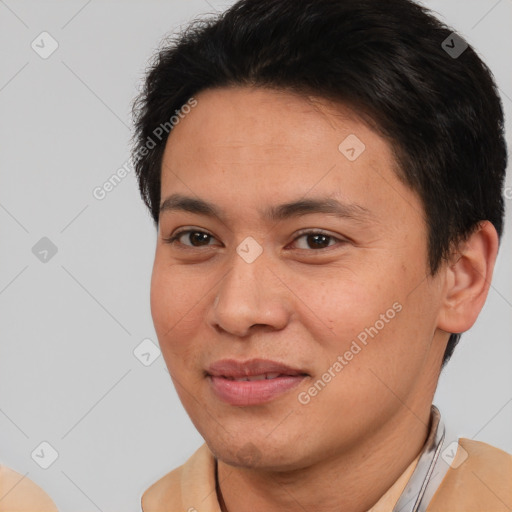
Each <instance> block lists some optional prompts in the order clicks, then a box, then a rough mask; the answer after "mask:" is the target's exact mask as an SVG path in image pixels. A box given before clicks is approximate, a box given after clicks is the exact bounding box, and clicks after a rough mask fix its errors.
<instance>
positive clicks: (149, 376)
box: [0, 0, 512, 512]
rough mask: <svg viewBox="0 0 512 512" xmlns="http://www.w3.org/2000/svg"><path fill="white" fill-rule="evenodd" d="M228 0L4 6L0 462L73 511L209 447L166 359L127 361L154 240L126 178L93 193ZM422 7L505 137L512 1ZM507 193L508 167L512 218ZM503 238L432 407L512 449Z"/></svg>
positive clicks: (117, 494)
mask: <svg viewBox="0 0 512 512" xmlns="http://www.w3.org/2000/svg"><path fill="white" fill-rule="evenodd" d="M231 3H232V2H220V1H219V2H215V1H213V0H211V1H210V2H207V1H206V0H187V1H179V2H178V1H175V0H168V1H150V2H148V1H146V2H143V1H142V0H139V1H124V2H122V3H121V2H113V1H100V0H92V1H84V0H80V1H74V0H73V1H67V2H62V1H47V0H44V1H43V0H37V1H23V0H20V1H15V0H5V1H0V20H1V21H0V47H1V48H2V64H1V69H0V119H1V122H0V141H1V151H0V173H1V183H2V186H1V187H0V223H1V224H0V226H1V240H2V242H1V245H0V247H1V255H0V258H1V260H0V261H1V265H0V308H1V323H0V329H1V339H2V341H1V353H0V433H1V436H0V463H3V464H5V465H7V466H9V467H11V468H13V469H15V470H17V471H18V472H20V473H21V474H22V475H27V476H28V477H29V478H31V479H33V480H34V481H35V482H37V483H38V484H39V485H41V486H42V487H43V488H45V489H46V491H47V492H48V493H49V494H50V495H51V496H52V497H53V499H54V501H55V502H56V504H57V505H58V507H59V509H60V510H61V511H62V512H67V511H69V512H70V511H77V510H80V511H89V510H90V511H95V510H100V511H104V512H107V511H115V510H117V511H119V510H124V511H137V510H139V509H140V506H139V501H140V495H141V493H142V491H143V490H144V489H146V488H147V487H148V485H149V484H151V483H152V482H154V481H155V480H156V479H157V478H158V477H160V476H161V475H163V474H164V473H166V472H167V471H169V470H170V469H172V468H174V467H176V466H177V465H179V464H181V463H183V462H184V461H185V460H186V458H187V457H188V456H189V455H190V454H191V453H192V452H193V451H194V449H195V448H196V447H197V446H199V444H200V443H201V442H202V439H201V438H200V436H199V435H198V434H197V432H196V431H195V429H194V427H193V425H192V423H191V422H190V420H189V419H188V417H187V415H186V414H185V412H184V411H183V409H182V407H181V404H180V403H179V401H178V399H177V395H176V393H175V391H174V389H173V387H172V384H171V381H170V378H169V375H168V373H167V371H166V369H165V364H164V361H163V359H162V357H158V358H157V359H156V360H155V361H154V362H153V363H152V364H151V365H149V366H145V365H144V364H142V363H141V361H140V360H139V359H137V358H136V357H135V356H134V354H133V351H134V349H135V348H136V347H137V346H138V345H139V344H140V343H141V341H142V340H144V339H147V338H149V339H151V340H153V342H156V336H155V333H154V330H153V326H152V321H151V316H150V310H149V282H150V274H151V265H152V258H153V251H154V245H155V240H156V237H155V232H154V228H153V225H152V223H151V221H150V217H149V214H148V213H147V212H146V211H145V209H144V207H143V204H142V202H141V201H140V198H139V196H138V191H137V187H136V181H135V178H134V176H133V173H130V174H129V175H128V176H127V177H126V178H125V179H124V180H123V181H122V182H121V183H120V184H119V185H118V186H117V187H116V188H115V189H114V190H113V191H111V192H110V193H109V194H108V195H107V197H106V198H105V199H103V200H102V201H100V200H97V199H95V198H94V197H93V195H92V191H93V189H94V187H97V186H101V185H102V184H103V183H104V182H105V181H106V180H107V179H108V178H109V177H110V176H111V175H112V174H113V173H114V172H116V170H117V169H118V168H119V167H121V166H122V165H123V164H124V163H125V162H126V161H127V160H128V157H129V138H130V135H131V128H130V126H131V124H130V123H131V118H130V114H129V110H130V102H131V100H132V99H133V97H134V95H135V94H136V92H137V90H138V87H139V83H140V79H141V77H142V73H143V71H144V69H145V66H146V63H147V61H148V58H149V57H150V56H151V55H152V53H153V51H154V49H155V48H156V47H157V45H158V44H159V42H160V40H161V38H162V37H163V36H164V35H165V34H169V33H170V32H171V31H173V30H176V29H177V28H179V26H180V25H183V24H184V23H186V22H187V20H190V19H191V18H192V17H194V16H196V15H198V14H200V13H208V12H210V13H213V12H215V10H216V9H223V8H224V7H225V6H226V5H228V4H231ZM426 4H427V5H428V6H429V7H431V8H433V9H434V10H436V11H437V12H438V13H440V14H441V17H442V18H443V19H444V20H445V21H446V22H448V24H450V25H451V26H453V27H454V28H455V29H456V30H458V31H460V33H461V34H462V35H463V36H464V37H466V39H467V40H468V41H469V42H470V43H471V44H472V45H474V47H475V48H476V49H477V51H479V53H480V54H481V55H482V56H483V58H484V60H485V61H486V62H487V63H488V65H489V66H490V68H491V69H492V71H493V72H494V74H495V76H496V79H497V82H498V85H499V87H500V90H501V93H502V98H503V103H504V107H505V110H506V115H507V121H508V124H507V126H508V133H509V134H510V117H511V115H510V114H511V109H512V100H511V97H512V69H511V67H512V61H511V59H510V54H511V50H512V31H511V30H510V20H511V19H512V0H500V1H494V0H489V1H483V0H480V1H475V0H473V1H447V0H443V1H441V0H437V1H428V2H426ZM43 31H47V32H49V33H50V34H51V36H52V37H53V38H54V39H55V40H56V41H57V42H58V44H59V47H58V49H57V50H56V51H55V53H53V54H52V55H51V56H50V57H48V58H47V59H43V58H41V57H40V56H39V55H38V54H37V53H36V52H35V51H34V50H33V49H32V48H31V43H32V41H33V40H34V39H36V38H37V37H38V36H39V34H40V33H41V32H43ZM37 41H40V39H36V42H37ZM40 44H41V43H40ZM45 48H46V49H48V48H49V43H48V42H47V43H45ZM508 141H510V135H509V136H508ZM509 145H510V142H509ZM511 184H512V181H511V177H510V174H509V179H508V183H507V186H508V189H507V195H508V198H509V199H508V200H507V215H508V216H509V217H510V209H511V202H512V200H511V199H510V198H511V197H512V187H511ZM506 229H507V232H506V234H505V237H504V238H503V241H502V246H501V250H500V255H499V259H498V263H497V268H496V273H495V276H494V279H493V283H492V288H491V290H490V294H489V299H488V301H487V304H486V306H485V308H484V310H483V312H482V314H481V316H480V318H479V320H478V322H477V324H476V325H475V327H474V328H473V329H472V330H471V332H470V333H468V334H466V335H464V336H463V339H462V342H461V345H460V346H459V347H458V349H457V351H456V353H455V355H454V357H453V359H452V361H451V363H450V364H449V366H448V368H447V369H446V371H445V372H444V374H443V375H442V378H441V381H440V384H439V388H438V392H437V396H436V400H435V403H436V404H438V406H439V407H440V409H441V411H442V413H443V414H444V418H445V421H446V423H448V424H450V425H451V427H452V429H453V430H454V431H455V432H457V433H458V434H459V435H460V436H464V437H469V438H474V439H478V440H481V441H485V442H488V443H490V444H493V445H495V446H498V447H500V448H502V449H504V450H507V451H509V452H512V428H511V425H512V372H511V371H510V364H511V361H512V343H511V341H512V339H511V338H512V334H511V333H512V314H511V312H512V272H511V265H510V256H511V254H512V247H511V242H512V236H511V226H510V223H508V224H507V227H506ZM42 237H48V238H49V239H50V240H51V241H52V243H53V244H54V245H55V246H56V247H57V250H58V252H57V253H56V254H55V255H54V256H53V257H50V256H51V253H49V254H48V256H47V261H46V262H42V261H40V259H39V258H38V257H36V255H35V254H34V253H33V252H32V248H33V247H34V245H35V244H36V243H37V242H38V241H39V240H40V239H41V238H42ZM41 243H43V244H44V242H41ZM43 249H44V247H43ZM40 250H42V249H41V248H40ZM36 252H37V251H36ZM39 257H42V256H41V255H39ZM145 357H146V359H147V358H148V357H150V356H145ZM151 357H152V356H151ZM42 441H46V442H48V443H50V444H51V445H52V446H53V447H54V448H55V449H56V451H57V452H58V458H57V460H56V461H55V462H54V463H53V464H52V465H51V466H50V467H49V468H48V469H42V468H41V467H40V466H39V465H38V464H36V460H38V459H37V456H35V457H34V458H32V457H31V453H32V452H33V451H34V450H35V449H36V448H37V447H38V446H39V445H40V443H41V442H42ZM44 450H45V449H44V447H43V452H41V451H40V448H39V452H38V451H37V450H36V452H37V453H39V455H40V458H39V461H43V459H45V458H46V460H47V461H48V457H50V452H49V451H48V449H46V451H44ZM42 453H44V455H41V454H42ZM0 498H1V497H0Z"/></svg>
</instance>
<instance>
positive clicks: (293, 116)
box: [151, 87, 498, 512]
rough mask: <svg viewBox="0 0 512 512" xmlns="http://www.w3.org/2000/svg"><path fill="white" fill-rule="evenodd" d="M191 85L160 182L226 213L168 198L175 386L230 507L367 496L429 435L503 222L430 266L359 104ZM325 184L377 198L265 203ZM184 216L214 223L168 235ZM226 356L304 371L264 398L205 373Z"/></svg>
mask: <svg viewBox="0 0 512 512" xmlns="http://www.w3.org/2000/svg"><path fill="white" fill-rule="evenodd" d="M196 99H197V101H198V104H197V106H196V107H195V108H194V109H192V111H191V112H190V113H189V114H188V115H187V116H186V117H185V118H184V119H183V120H181V121H180V123H179V124H178V125H176V126H175V128H174V129H173V132H172V134H171V136H170V137H169V139H168V142H167V146H166V149H165V154H164V158H163V165H162V192H161V199H162V202H163V201H164V200H165V199H166V198H167V197H168V196H169V195H171V194H175V193H180V194H183V195H187V196H191V197H194V198H201V199H204V200H207V201H209V202H212V203H214V204H215V205H216V206H217V207H218V208H220V209H221V210H222V211H223V212H224V217H223V218H222V219H221V218H217V217H207V216H205V215H199V214H196V213H190V212H186V211H174V210H167V211H164V212H161V214H160V220H159V229H158V241H157V247H156V254H155V261H154V267H153V275H152V283H151V310H152V316H153V320H154V324H155V329H156V332H157V335H158V339H159V342H160V346H161V349H162V353H163V356H164V358H165V361H166V364H167V367H168V369H169V372H170V374H171V377H172V379H173V382H174V384H175V386H176V389H177V392H178V394H179V397H180V399H181V401H182V403H183V405H184V407H185V409H186V411H187V413H188V414H189V416H190V418H191V420H192V421H193V423H194V425H195V426H196V428H197V429H198V431H199V432H200V434H201V435H202V436H203V437H204V439H205V441H206V443H207V444H208V446H209V448H210V449H211V450H212V452H213V454H214V455H215V456H216V457H217V459H218V473H219V481H220V492H221V495H222V498H223V500H224V502H225V507H224V509H225V510H229V511H231V512H233V511H237V512H245V511H247V512H249V511H251V512H255V511H265V512H273V511H280V512H283V511H297V510H316V511H319V512H330V511H335V510H336V511H339V510H340V507H341V508H343V510H344V511H345V512H351V511H354V512H356V511H366V510H368V509H369V508H371V506H372V505H373V504H375V503H376V502H377V501H378V499H379V498H380V497H381V496H382V495H383V494H384V493H385V492H386V490H387V489H388V488H389V487H390V486H391V485H392V484H393V483H394V481H395V480H396V479H397V478H398V477H399V476H400V474H401V473H402V472H403V471H404V470H405V468H406V467H407V466H408V465H409V464H410V463H411V462H412V461H413V460H414V459H415V458H416V456H417V455H418V454H419V453H420V451H421V449H422V446H423V444H424V442H425V439H426V436H427V433H428V425H429V417H430V407H431V403H432V398H433V395H434V392H435V388H436V385H437V380H438V377H439V372H440V366H441V362H442V357H443V353H444V350H445V348H446V344H447V341H448V333H449V332H462V331H464V330H467V329H468V328H469V327H471V325H472V324H473V323H474V321H475V320H476V317H477V315H478V313H479V311H480V309H481V307H482V306H483V303H484V301H485V298H486V295H487V291H488V288H489V282H490V280H491V277H492V270H493V266H494V260H495V258H496V252H497V244H498V242H497V235H496V231H495V230H494V228H493V226H492V225H491V224H490V223H488V222H483V223H482V224H481V225H480V227H479V228H478V229H477V230H476V231H475V233H474V234H473V235H472V236H471V237H470V238H468V240H467V241H466V242H464V243H462V244H460V246H459V247H458V248H456V250H455V251H454V255H453V257H452V258H451V259H449V260H448V261H447V262H445V263H444V264H443V266H442V268H441V269H440V270H439V271H438V272H437V273H436V275H435V276H431V275H429V268H428V260H427V227H426V224H425V218H424V210H423V207H422V204H421V200H420V198H419V196H418V195H417V193H415V192H414V191H413V190H411V189H410V188H408V187H407V186H406V185H404V183H403V182H401V181H400V180H399V179H398V178H397V176H396V174H395V172H394V170H393V169H394V168H395V167H396V162H395V160H394V157H393V153H392V147H391V145H390V143H389V142H388V141H387V140H385V139H383V138H382V137H381V136H380V135H378V134H377V133H375V132H374V131H372V130H371V129H370V128H369V127H367V126H366V125H365V124H364V123H363V122H362V121H360V120H359V119H358V118H357V116H356V115H355V113H354V112H352V111H351V110H350V109H348V108H346V107H343V106H341V105H335V104H333V103H331V102H329V101H327V100H322V99H319V98H311V97H310V98H306V97H302V96H299V95H296V94H292V93H290V92H286V91H276V90H267V89H261V88H249V87H233V88H218V89H212V90H207V91H203V92H201V93H200V94H198V95H197V96H196ZM350 134H355V135H356V136H357V137H358V138H359V139H360V140H361V141H363V143H364V144H365V146H366V149H365V150H364V152H362V153H361V155H360V156H359V157H358V158H357V159H356V160H355V161H349V160H348V159H347V158H346V157H345V155H344V154H342V152H340V150H339V149H338V146H339V144H340V143H341V142H342V141H343V140H344V139H345V138H346V137H347V136H348V135H350ZM316 196H328V197H331V198H335V199H338V200H339V201H342V202H344V203H349V204H357V205H359V206H360V207H363V208H365V209H366V210H367V214H366V215H364V216H363V217H362V218H358V219H354V218H339V217H336V216H334V215H332V214H326V213H310V214H307V215H302V216H300V217H296V218H290V219H287V220H283V221H269V220H267V219H265V218H264V217H263V216H262V215H261V211H262V210H263V209H265V208H266V207H270V206H272V205H277V204H281V203H285V202H290V201H294V200H297V199H301V198H311V197H316ZM178 228H190V229H192V230H199V231H201V232H205V233H207V234H209V235H211V236H210V238H207V239H206V241H203V242H202V243H199V244H198V243H197V239H194V238H191V237H190V236H189V235H188V234H184V235H182V236H181V237H180V238H179V239H178V240H175V241H174V243H168V242H166V241H165V239H167V238H169V237H170V236H171V235H173V234H174V233H176V231H177V230H178ZM306 228H308V229H311V231H313V232H315V230H316V231H318V230H319V229H320V230H323V231H325V232H327V234H328V235H329V236H330V237H333V238H328V239H326V241H325V245H324V246H322V247H324V248H318V247H317V246H315V245H314V241H313V243H311V241H310V242H309V243H308V240H311V237H309V239H308V237H307V236H304V235H300V234H298V231H299V230H301V229H306ZM248 236H251V237H253V238H254V239H255V240H256V241H257V242H258V243H259V244H260V246H261V248H262V249H263V252H262V254H261V255H260V256H259V257H258V258H257V259H256V260H255V261H253V262H252V263H247V262H246V261H245V260H244V259H242V258H241V257H240V256H239V254H238V253H237V252H236V248H237V246H238V245H239V244H240V243H241V242H242V241H243V240H244V239H245V238H246V237H248ZM396 303H399V305H400V306H401V311H400V312H398V313H396V315H394V318H393V319H391V320H389V321H388V322H387V323H386V324H385V326H384V328H382V329H381V330H379V332H378V334H377V335H376V336H375V337H374V338H369V339H368V343H367V345H366V346H363V347H362V350H361V351H360V352H359V353H357V355H355V356H354V357H353V359H352V360H351V361H349V362H348V364H346V366H344V367H343V370H342V371H341V372H339V373H338V374H337V375H336V377H335V378H333V379H332V380H331V381H330V382H329V383H328V385H326V386H325V387H324V388H323V389H322V390H321V392H319V393H318V394H317V395H316V396H314V397H312V398H311V400H310V401H309V403H307V404H301V403H300V402H299V400H298V398H297V397H298V394H299V393H300V392H305V391H306V392H307V390H308V389H309V388H310V387H311V386H312V385H313V384H314V383H315V382H316V381H318V379H319V378H321V376H322V375H323V374H324V373H325V372H326V371H327V370H328V368H329V367H332V365H333V363H334V362H335V361H336V360H337V357H338V356H339V355H343V354H344V353H345V352H346V351H347V350H349V348H350V345H351V343H352V341H353V340H356V339H357V336H358V334H360V333H361V332H362V331H364V329H365V328H368V327H370V326H374V325H375V323H376V321H377V320H379V319H380V318H381V315H382V314H385V313H386V311H387V310H389V309H390V308H392V306H393V304H396ZM224 358H234V359H239V360H248V359H251V358H266V359H272V360H277V361H280V362H283V363H285V364H288V365H289V366H292V367H295V368H300V369H302V370H303V371H304V372H306V373H308V374H309V376H308V377H307V378H306V379H305V380H304V382H303V383H302V384H301V385H300V386H299V387H297V388H295V389H293V390H290V391H288V392H286V393H284V394H283V395H281V396H279V397H277V398H275V399H274V400H272V401H270V402H268V403H265V404H260V405H257V406H247V407H238V406H233V405H229V404H226V403H224V402H222V401H221V400H219V399H218V398H217V397H216V395H214V394H213V392H212V390H211V388H210V385H209V381H208V379H207V378H206V376H205V369H206V368H207V367H208V365H209V364H211V363H213V362H214V361H217V360H219V359H224ZM193 505H194V504H190V506H193Z"/></svg>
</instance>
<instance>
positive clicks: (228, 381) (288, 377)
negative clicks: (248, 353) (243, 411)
mask: <svg viewBox="0 0 512 512" xmlns="http://www.w3.org/2000/svg"><path fill="white" fill-rule="evenodd" d="M206 374H207V377H208V380H209V381H210V383H211V387H212V390H213V392H214V393H215V395H216V396H217V397H218V398H220V399H221V400H222V401H224V402H227V403H229V404H231V405H238V406H248V405H257V404H261V403H265V402H269V401H271V400H273V399H274V398H277V397H278V396H279V395H281V394H283V393H285V392H286V391H289V390H290V389H292V388H294V387H296V386H297V385H299V384H300V382H302V380H303V379H304V378H306V377H307V376H308V374H307V373H306V372H304V371H303V370H301V369H298V368H292V367H290V366H288V365H285V364H283V363H280V362H277V361H271V360H268V359H251V360H248V361H237V360H235V359H223V360H220V361H216V362H215V363H213V364H212V365H210V366H209V367H208V370H207V373H206Z"/></svg>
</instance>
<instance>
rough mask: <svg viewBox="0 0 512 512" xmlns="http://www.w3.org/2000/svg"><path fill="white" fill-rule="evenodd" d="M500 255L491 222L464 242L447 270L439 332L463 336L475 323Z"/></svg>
mask: <svg viewBox="0 0 512 512" xmlns="http://www.w3.org/2000/svg"><path fill="white" fill-rule="evenodd" d="M497 253H498V234H497V232H496V229H495V227H494V226H493V225H492V224H491V223H490V222H489V221H482V222H481V223H480V224H479V226H478V228H477V229H476V230H475V231H474V232H473V233H472V234H471V235H470V236H469V237H468V238H467V240H465V241H463V242H461V243H460V244H459V246H458V248H457V251H456V252H455V253H454V254H453V257H452V258H451V260H450V262H449V263H447V264H446V265H447V267H446V269H445V272H446V279H445V293H444V301H443V306H442V308H441V310H440V312H439V318H438V325H437V326H438V328H439V329H442V330H444V331H446V332H452V333H461V332H464V331H467V330H468V329H470V328H471V326H472V325H473V324H474V323H475V321H476V319H477V317H478V315H479V313H480V311H481V309H482V307H483V305H484V303H485V300H486V298H487V294H488V292H489V287H490V285H491V280H492V275H493V271H494V264H495V262H496V256H497Z"/></svg>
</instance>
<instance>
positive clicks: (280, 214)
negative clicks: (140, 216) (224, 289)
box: [160, 194, 375, 222]
mask: <svg viewBox="0 0 512 512" xmlns="http://www.w3.org/2000/svg"><path fill="white" fill-rule="evenodd" d="M169 211H184V212H189V213H195V214H197V215H204V216H206V217H217V218H219V219H220V220H221V221H223V222H225V221H226V215H225V213H224V212H223V211H222V210H221V209H220V208H219V207H218V206H216V205H214V204H213V203H210V202H208V201H205V200H203V199H198V198H194V197H189V196H185V195H182V194H172V195H170V196H169V197H167V198H166V199H165V200H164V201H163V202H162V204H161V205H160V213H163V212H169ZM315 213H326V214H332V215H335V216H336V217H340V218H348V219H351V220H354V221H357V222H365V221H369V220H372V219H374V218H375V217H374V215H373V214H372V213H371V212H370V210H368V209H367V208H365V207H363V206H361V205H358V204H355V203H351V204H348V203H342V202H340V201H338V200H336V199H333V198H331V197H314V198H310V199H299V200H297V201H292V202H288V203H283V204H280V205H275V206H271V207H269V208H267V209H265V210H263V211H262V212H261V215H262V217H263V218H264V219H266V220H268V221H271V222H276V221H283V220H286V219H290V218H295V217H300V216H302V215H311V214H315Z"/></svg>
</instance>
